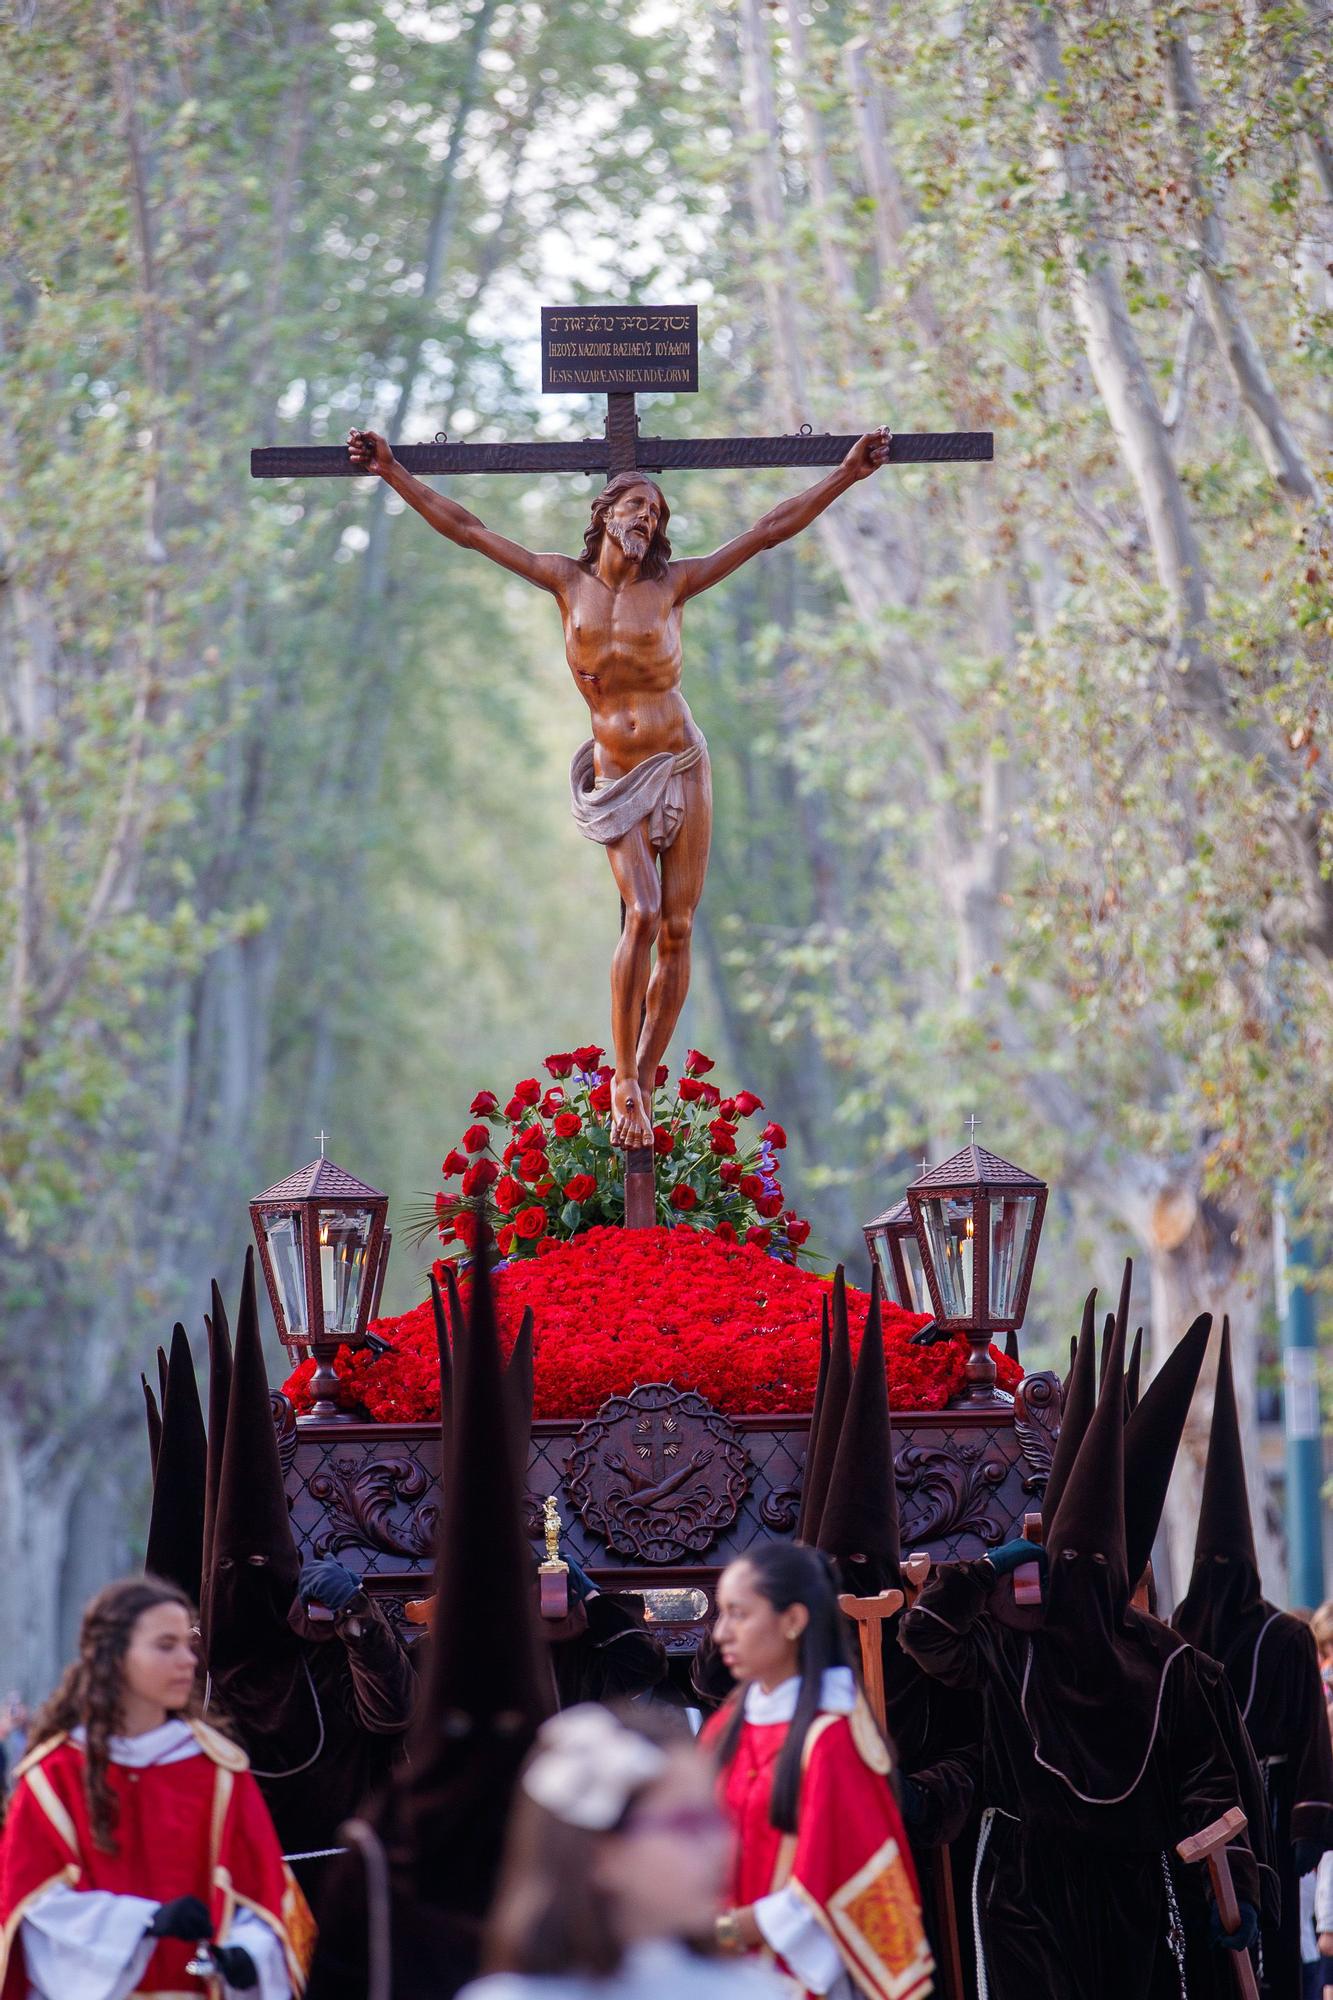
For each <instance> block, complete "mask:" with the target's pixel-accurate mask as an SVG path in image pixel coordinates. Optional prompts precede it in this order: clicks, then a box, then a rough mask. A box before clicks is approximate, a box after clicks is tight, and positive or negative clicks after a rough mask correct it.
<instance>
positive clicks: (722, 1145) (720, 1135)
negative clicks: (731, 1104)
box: [708, 1118, 736, 1155]
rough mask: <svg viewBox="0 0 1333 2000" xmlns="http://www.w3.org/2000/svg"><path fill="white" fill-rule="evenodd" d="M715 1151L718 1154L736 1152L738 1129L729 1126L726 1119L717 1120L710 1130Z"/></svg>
mask: <svg viewBox="0 0 1333 2000" xmlns="http://www.w3.org/2000/svg"><path fill="white" fill-rule="evenodd" d="M708 1137H709V1139H710V1140H711V1141H712V1146H713V1151H714V1152H715V1153H717V1154H719V1155H720V1154H725V1153H734V1152H735V1150H736V1127H735V1126H734V1125H728V1123H727V1121H726V1119H725V1118H715V1119H714V1120H713V1122H712V1124H711V1125H710V1126H709V1128H708Z"/></svg>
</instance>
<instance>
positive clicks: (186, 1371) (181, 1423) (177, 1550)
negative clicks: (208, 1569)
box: [144, 1321, 205, 1604]
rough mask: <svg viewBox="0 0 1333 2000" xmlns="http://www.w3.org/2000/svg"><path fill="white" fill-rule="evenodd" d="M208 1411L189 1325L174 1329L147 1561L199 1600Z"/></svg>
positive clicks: (155, 1571) (149, 1567)
mask: <svg viewBox="0 0 1333 2000" xmlns="http://www.w3.org/2000/svg"><path fill="white" fill-rule="evenodd" d="M204 1453H205V1442H204V1413H203V1411H202V1410H201V1409H200V1407H199V1390H198V1386H197V1385H196V1383H195V1379H194V1361H193V1359H192V1357H191V1354H190V1343H189V1340H188V1338H187V1336H186V1332H185V1328H184V1327H183V1326H181V1325H180V1323H179V1321H178V1322H177V1324H176V1326H175V1327H174V1329H173V1330H172V1335H171V1359H170V1361H169V1363H168V1365H167V1396H166V1402H165V1404H164V1405H163V1409H162V1442H161V1445H160V1446H159V1448H158V1454H157V1477H156V1479H155V1480H154V1482H153V1508H152V1513H151V1515H150V1516H149V1522H148V1549H147V1554H146V1556H145V1558H144V1567H145V1569H146V1570H147V1571H148V1572H149V1573H150V1575H153V1576H160V1577H164V1578H165V1579H166V1580H167V1582H168V1583H174V1584H176V1585H177V1587H178V1588H179V1589H181V1590H183V1591H184V1592H185V1594H186V1596H187V1597H188V1598H189V1600H190V1602H191V1604H197V1603H198V1602H199V1587H200V1579H201V1577H202V1574H203V1561H204Z"/></svg>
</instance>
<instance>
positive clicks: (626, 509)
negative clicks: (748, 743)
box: [347, 430, 892, 1146]
mask: <svg viewBox="0 0 1333 2000" xmlns="http://www.w3.org/2000/svg"><path fill="white" fill-rule="evenodd" d="M347 442H348V451H349V454H350V456H351V459H352V462H353V464H354V465H356V466H358V467H359V468H361V469H362V470H364V471H366V472H373V473H378V474H379V476H380V478H381V479H383V480H385V481H387V483H388V484H389V485H390V486H392V487H393V489H394V491H395V492H396V493H401V494H402V496H403V498H404V500H406V501H407V502H408V504H409V506H412V507H415V509H416V511H417V513H418V514H420V515H421V516H422V517H423V519H425V520H427V521H429V523H430V525H431V526H432V528H435V529H436V530H438V532H439V533H440V534H442V535H444V536H446V537H447V538H448V540H449V541H451V542H457V543H458V545H459V547H460V548H465V549H476V550H477V551H478V552H479V553H480V554H481V555H484V556H489V557H490V559H491V561H492V562H494V563H499V564H500V566H501V568H503V569H509V570H513V572H514V574H515V575H516V576H521V577H524V578H526V580H527V581H528V582H529V583H535V584H536V585H537V587H538V588H539V589H540V590H549V591H550V593H551V595H552V596H553V597H554V598H555V600H556V603H557V604H558V605H559V606H560V616H561V618H562V620H563V621H564V628H565V657H566V659H567V660H568V661H569V666H570V671H571V672H572V674H573V676H574V682H575V685H576V686H577V688H578V690H579V692H580V694H581V695H582V696H583V699H584V700H585V701H586V702H587V704H588V708H589V711H590V713H591V716H592V736H591V739H590V740H589V741H588V742H587V743H585V744H584V745H583V747H582V748H581V749H580V750H579V751H578V752H577V754H576V755H575V758H574V761H573V764H572V766H571V768H570V783H571V788H572V793H573V811H574V819H575V823H576V825H577V826H578V828H579V831H580V832H581V833H583V834H585V835H586V836H587V838H588V839H590V840H596V841H599V842H600V843H601V844H602V845H603V846H604V847H605V849H606V855H607V860H608V861H609V862H610V864H611V873H612V875H613V876H614V877H615V882H616V887H617V889H618V890H619V891H620V900H621V902H622V903H623V904H624V909H625V921H624V926H623V928H622V930H621V934H620V939H619V942H618V943H617V945H616V949H615V955H614V957H613V958H612V961H611V1039H612V1042H613V1044H614V1048H615V1080H614V1082H613V1084H612V1086H611V1137H612V1140H613V1141H614V1143H615V1144H616V1145H617V1146H651V1145H652V1143H653V1133H652V1121H651V1106H652V1100H653V1085H654V1078H655V1072H656V1070H657V1066H658V1064H659V1063H660V1062H661V1060H662V1057H663V1056H664V1055H665V1053H666V1049H667V1044H668V1043H669V1042H670V1040H671V1035H672V1030H673V1029H674V1028H675V1025H676V1021H677V1018H678V1017H679V1014H680V1010H681V1007H682V1006H683V1004H684V1001H685V995H686V992H687V990H688V988H689V983H690V937H691V932H692V930H693V927H694V913H695V910H696V909H697V908H698V906H699V898H700V896H701V895H702V894H703V886H704V876H705V874H706V872H707V869H708V848H709V841H710V839H711V836H712V826H713V794H712V781H711V776H710V771H709V763H708V746H707V745H706V743H705V742H704V739H703V734H702V731H701V730H700V729H699V727H698V725H697V724H696V722H695V720H694V717H693V716H692V715H691V714H690V711H689V708H688V707H687V705H686V702H685V697H684V695H683V694H682V693H681V688H680V676H681V645H680V626H681V614H682V612H683V610H684V607H685V602H686V600H687V599H688V598H691V597H697V596H698V594H699V592H700V591H702V590H709V589H711V588H712V586H713V585H714V584H715V583H721V581H722V579H723V578H724V577H727V576H730V575H731V573H732V571H733V570H737V569H739V568H740V566H741V564H742V563H746V562H748V561H749V560H750V558H751V556H756V555H758V554H759V552H760V550H761V549H771V548H774V547H776V545H777V544H778V543H779V542H785V541H789V540H790V539H791V537H792V536H793V535H799V534H800V532H801V530H802V529H803V528H808V527H809V525H810V523H811V522H812V521H813V520H814V519H815V518H816V516H817V515H819V514H822V513H823V511H824V509H825V508H826V507H827V506H828V505H829V504H830V502H831V501H833V500H836V499H837V497H838V495H839V494H840V493H845V492H846V491H847V488H848V487H849V486H852V485H854V484H855V483H856V481H857V480H858V479H868V478H869V477H870V475H871V474H872V473H873V472H876V471H878V469H879V467H880V466H881V465H883V464H884V463H885V461H886V460H887V458H888V455H889V446H890V444H891V442H892V439H891V436H890V433H889V432H888V431H887V430H877V431H869V432H867V434H866V435H865V436H864V437H863V438H860V439H858V441H857V443H856V444H854V445H853V447H852V449H851V450H850V451H849V452H848V454H847V456H846V458H844V460H843V461H842V464H841V465H839V466H838V467H837V468H836V469H835V470H834V471H833V472H830V473H829V474H828V475H827V476H826V477H825V478H823V479H821V480H819V481H818V482H817V483H816V484H815V485H814V486H810V487H807V489H806V491H805V492H804V493H798V494H797V495H796V496H795V497H794V498H793V499H791V500H783V501H782V502H780V504H779V505H778V506H776V507H774V508H772V509H771V510H770V511H769V512H768V513H767V514H764V515H763V516H762V517H761V518H760V519H759V520H758V521H756V522H755V524H754V526H753V527H752V528H747V529H746V530H745V532H744V533H743V534H740V535H737V536H736V538H735V540H734V541H730V542H727V543H726V544H725V546H724V547H722V548H720V549H717V550H715V551H714V553H713V554H712V555H709V556H692V557H687V558H686V559H685V560H684V561H683V562H682V561H678V562H673V561H672V560H671V544H670V542H669V541H668V540H667V533H666V530H667V522H668V521H669V519H670V516H671V510H670V509H669V507H668V506H667V503H666V500H665V497H664V496H663V493H662V490H661V488H660V487H659V486H658V485H656V483H655V482H654V481H653V480H651V479H648V478H646V477H645V476H644V474H642V473H640V472H622V473H618V474H617V475H616V477H615V478H614V479H612V480H611V482H610V483H609V485H607V486H606V487H605V489H604V490H603V491H602V492H601V493H599V494H598V495H597V497H596V499H595V500H594V501H593V503H592V520H591V522H590V523H589V526H588V532H587V534H586V536H585V537H584V544H583V554H582V555H581V556H579V557H578V558H577V559H575V558H573V557H570V556H561V555H538V554H536V553H534V551H533V550H531V549H525V548H522V547H521V546H520V545H519V544H518V543H517V542H511V541H509V540H508V539H507V537H506V536H504V535H497V534H496V533H495V532H494V530H493V529H491V528H488V527H486V526H485V524H484V523H483V522H481V521H479V520H478V519H477V516H476V515H475V514H470V513H469V512H468V510H467V508H466V507H460V506H459V505H458V503H457V501H455V500H449V499H446V498H445V496H444V495H443V494H442V493H437V492H435V490H434V489H433V488H432V487H430V486H427V485H426V484H425V483H424V481H422V480H420V479H418V478H416V477H415V475H414V474H413V473H410V472H407V471H405V470H404V468H403V467H402V466H401V465H400V464H399V463H398V461H397V459H396V458H395V457H394V455H393V453H392V451H391V450H390V448H389V446H388V445H387V444H386V443H385V441H384V439H383V438H382V437H380V436H378V435H377V433H376V432H374V431H358V430H353V431H349V433H348V441H347ZM654 945H655V946H656V948H657V961H656V964H654V963H653V947H654Z"/></svg>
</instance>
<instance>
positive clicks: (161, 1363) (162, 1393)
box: [157, 1347, 168, 1410]
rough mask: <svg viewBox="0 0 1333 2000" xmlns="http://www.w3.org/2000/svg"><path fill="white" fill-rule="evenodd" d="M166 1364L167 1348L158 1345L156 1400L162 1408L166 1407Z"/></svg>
mask: <svg viewBox="0 0 1333 2000" xmlns="http://www.w3.org/2000/svg"><path fill="white" fill-rule="evenodd" d="M167 1366H168V1363H167V1350H166V1348H165V1347H159V1348H158V1350H157V1400H158V1404H159V1406H160V1407H161V1408H162V1409H164V1410H165V1408H166V1407H167Z"/></svg>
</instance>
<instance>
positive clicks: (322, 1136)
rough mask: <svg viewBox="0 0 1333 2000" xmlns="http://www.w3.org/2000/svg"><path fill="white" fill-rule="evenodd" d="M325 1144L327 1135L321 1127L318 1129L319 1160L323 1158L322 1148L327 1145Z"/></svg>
mask: <svg viewBox="0 0 1333 2000" xmlns="http://www.w3.org/2000/svg"><path fill="white" fill-rule="evenodd" d="M327 1143H328V1134H327V1133H326V1132H325V1130H324V1127H323V1126H322V1125H321V1126H320V1128H319V1157H320V1159H321V1160H322V1159H323V1157H324V1148H325V1146H326V1145H327Z"/></svg>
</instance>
